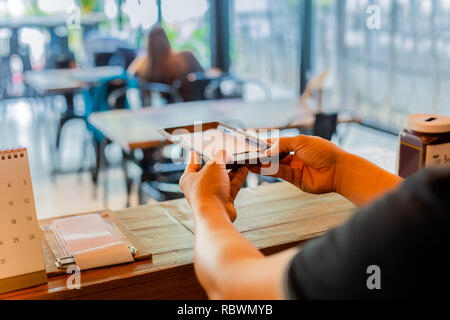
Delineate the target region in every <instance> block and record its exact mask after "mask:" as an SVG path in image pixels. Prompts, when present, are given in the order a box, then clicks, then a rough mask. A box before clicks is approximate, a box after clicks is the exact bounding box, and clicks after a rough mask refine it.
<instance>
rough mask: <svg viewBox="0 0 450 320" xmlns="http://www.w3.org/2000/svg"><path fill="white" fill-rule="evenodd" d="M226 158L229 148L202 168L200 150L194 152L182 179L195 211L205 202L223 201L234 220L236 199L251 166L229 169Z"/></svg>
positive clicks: (181, 185)
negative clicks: (228, 170) (248, 167)
mask: <svg viewBox="0 0 450 320" xmlns="http://www.w3.org/2000/svg"><path fill="white" fill-rule="evenodd" d="M225 158H226V153H225V150H220V151H218V152H216V154H215V156H214V158H213V159H211V160H209V161H208V162H207V163H206V164H205V166H204V167H203V168H202V169H200V167H201V165H200V157H199V155H198V153H196V152H191V155H190V162H189V164H188V165H187V166H186V170H185V171H184V174H183V176H182V177H181V179H180V188H181V190H183V193H184V195H185V197H186V199H187V201H188V202H189V204H190V205H191V207H192V208H193V209H194V211H196V210H197V209H199V208H201V207H203V206H205V205H206V206H208V205H211V207H214V206H216V205H217V204H218V203H219V204H222V205H223V207H224V209H225V210H226V212H227V214H228V217H229V218H230V220H231V221H234V220H236V209H235V208H234V199H235V198H236V196H237V194H238V192H239V190H240V189H241V187H242V185H243V184H244V182H245V179H246V178H247V174H248V169H247V168H246V167H241V168H239V169H238V170H231V171H230V172H229V173H227V170H226V168H225ZM199 211H205V210H199ZM206 211H210V212H211V211H214V210H206Z"/></svg>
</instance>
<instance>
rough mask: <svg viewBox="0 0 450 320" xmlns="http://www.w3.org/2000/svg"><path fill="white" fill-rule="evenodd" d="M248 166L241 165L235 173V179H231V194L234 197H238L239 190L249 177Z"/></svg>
mask: <svg viewBox="0 0 450 320" xmlns="http://www.w3.org/2000/svg"><path fill="white" fill-rule="evenodd" d="M247 175H248V168H247V167H241V168H239V169H238V170H237V171H236V173H235V174H234V177H233V179H232V180H231V181H230V195H231V197H232V198H233V199H235V198H236V196H237V194H238V193H239V190H241V188H242V186H243V185H244V182H245V180H246V179H247Z"/></svg>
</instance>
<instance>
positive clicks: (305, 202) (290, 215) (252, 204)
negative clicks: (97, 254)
mask: <svg viewBox="0 0 450 320" xmlns="http://www.w3.org/2000/svg"><path fill="white" fill-rule="evenodd" d="M236 208H237V213H238V219H237V220H236V221H235V225H236V227H237V228H238V229H239V231H241V232H242V234H243V235H244V236H245V237H246V238H247V239H249V240H250V241H251V242H252V243H253V244H254V245H255V246H256V247H257V248H259V249H260V250H261V251H262V252H263V253H265V254H266V255H269V254H273V253H276V252H279V251H281V250H284V249H287V248H289V247H292V246H296V245H299V244H300V245H301V244H302V243H303V242H304V241H306V240H308V239H311V238H314V237H317V236H319V235H321V234H323V233H324V232H326V231H327V230H329V229H331V228H333V227H335V226H337V225H340V224H341V223H343V222H344V221H346V220H347V219H348V218H349V217H350V216H351V215H352V212H353V209H354V207H353V205H352V204H351V203H350V202H349V201H347V200H346V199H344V198H342V197H341V196H339V195H337V194H334V193H330V194H324V195H311V194H307V193H303V192H301V191H299V190H298V189H296V188H295V187H293V186H292V185H290V184H288V183H285V182H280V183H274V184H270V185H262V186H259V187H256V188H251V189H250V188H249V189H243V190H242V191H241V192H240V194H239V195H238V197H237V199H236ZM116 213H117V215H118V216H119V218H120V219H121V221H122V222H123V223H124V225H125V226H126V227H127V228H128V229H129V230H130V231H131V232H133V233H134V235H136V236H137V237H139V239H140V240H141V241H142V242H143V243H144V244H145V245H146V246H147V247H148V248H150V249H151V250H152V252H153V260H144V261H139V262H135V263H131V264H123V265H118V266H112V267H107V268H100V269H93V270H87V271H83V272H82V273H81V289H79V290H76V289H74V290H70V289H68V288H67V287H66V281H67V277H68V276H66V275H64V276H56V277H51V278H49V282H48V284H45V285H40V286H37V287H32V288H28V289H24V290H19V291H15V292H10V293H6V294H2V295H0V299H203V298H206V295H205V292H204V291H203V289H202V288H201V287H200V285H199V283H198V281H197V279H196V277H195V274H194V269H193V238H194V236H193V224H192V216H191V211H190V208H189V206H188V204H187V202H186V200H185V199H180V200H173V201H168V202H163V203H160V204H156V205H146V206H141V207H136V208H132V209H125V210H121V211H117V212H116Z"/></svg>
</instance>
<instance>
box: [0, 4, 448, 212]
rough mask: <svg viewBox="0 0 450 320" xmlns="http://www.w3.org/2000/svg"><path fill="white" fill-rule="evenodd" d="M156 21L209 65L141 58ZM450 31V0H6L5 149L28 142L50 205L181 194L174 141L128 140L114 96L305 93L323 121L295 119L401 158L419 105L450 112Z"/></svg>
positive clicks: (263, 97)
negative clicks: (144, 69) (143, 72)
mask: <svg viewBox="0 0 450 320" xmlns="http://www.w3.org/2000/svg"><path fill="white" fill-rule="evenodd" d="M371 6H372V7H371ZM370 8H372V9H374V10H369V9H370ZM370 19H375V20H370ZM370 21H371V22H375V23H374V24H373V25H370ZM155 26H161V27H162V28H163V30H164V32H165V34H166V35H167V39H168V41H169V43H170V46H171V47H172V50H173V51H174V52H190V53H192V55H193V56H194V57H195V60H196V63H197V62H198V64H199V65H200V66H201V68H200V69H198V70H197V69H195V68H194V69H193V70H192V72H187V76H186V77H184V76H183V78H182V79H181V78H180V79H176V81H172V80H171V81H166V80H164V79H162V80H158V79H156V80H155V79H150V80H149V79H147V78H146V77H145V76H144V77H139V72H134V73H133V70H131V71H130V66H134V62H135V61H136V59H138V58H139V57H142V59H144V60H145V57H146V56H148V54H147V50H148V49H149V48H150V46H148V39H149V36H148V35H149V32H150V30H152V29H153V28H154V27H155ZM372 27H373V28H372ZM449 31H450V0H420V1H419V0H372V1H370V0H277V1H269V0H190V1H185V0H58V1H52V0H0V148H10V147H14V146H18V145H20V146H26V147H27V148H28V150H29V154H30V166H31V172H32V179H33V186H34V192H35V197H36V205H37V211H38V216H39V217H49V216H56V215H62V214H66V213H75V212H83V211H92V210H99V209H102V208H112V209H118V208H123V207H125V206H127V205H129V206H134V205H138V204H143V203H148V202H152V201H162V200H167V199H172V198H176V197H179V196H180V193H179V190H177V188H176V182H177V179H178V178H179V174H180V172H182V168H180V167H179V166H178V167H176V166H175V167H174V166H172V167H171V163H170V161H167V159H164V158H167V157H164V154H165V152H166V153H167V151H165V148H166V147H163V146H158V148H155V147H152V148H148V149H149V150H150V149H151V152H150V151H149V150H147V148H141V147H137V148H133V150H128V149H127V148H124V144H123V143H121V142H122V140H121V138H120V137H118V138H117V139H114V138H113V137H117V135H115V134H114V133H112V132H111V130H109V129H108V128H107V127H106V128H105V127H102V126H99V125H98V121H97V122H96V123H97V124H95V123H94V122H95V121H91V120H90V119H91V118H90V116H91V115H92V114H94V113H99V112H110V111H111V110H113V109H125V110H128V111H129V110H131V111H133V110H139V109H141V108H143V109H147V108H150V109H152V110H153V109H154V110H157V109H158V110H159V109H164V108H170V107H167V106H169V105H170V104H173V103H176V104H177V105H181V104H183V103H191V104H189V106H191V105H192V103H195V102H202V103H203V102H205V101H216V100H224V99H231V100H233V101H234V100H236V99H237V100H239V101H240V102H239V103H242V106H243V107H244V106H246V105H247V104H246V103H253V104H255V103H256V104H257V103H268V101H269V102H270V103H272V106H273V108H274V109H276V110H277V112H282V110H279V109H280V108H283V103H284V102H285V101H297V102H298V104H299V105H302V107H305V108H306V109H307V110H309V111H310V112H311V116H312V119H313V121H312V122H308V121H303V122H302V121H300V122H301V124H300V125H295V124H292V123H289V124H288V123H287V124H286V126H285V127H283V129H284V131H283V134H285V135H294V134H298V133H306V134H316V135H321V136H324V137H325V138H327V139H330V140H332V141H333V142H335V143H337V144H339V145H340V146H341V147H342V148H344V149H346V150H348V151H351V152H354V153H356V154H358V155H361V156H363V157H365V158H367V159H369V160H370V161H373V162H375V163H376V164H378V165H380V166H382V167H384V168H385V169H387V170H389V171H392V172H395V170H396V153H397V148H398V133H399V132H400V130H401V129H402V128H403V127H404V125H405V120H406V117H407V115H408V114H411V113H423V112H427V113H435V114H443V115H450V106H449V105H450V104H449V103H450V90H449V89H450V78H449V74H450V70H449V69H450V33H449ZM150 59H151V58H150ZM195 65H197V64H195ZM131 69H133V68H132V67H131ZM56 70H58V71H59V72H55V71H56ZM83 70H84V71H85V72H84V73H83ZM134 71H136V70H134ZM143 82H145V83H143ZM155 84H156V85H155ZM158 84H161V85H158ZM187 84H189V86H187ZM164 85H166V86H164ZM186 88H188V89H186ZM177 90H178V91H179V92H178V91H177ZM147 91H148V92H150V94H149V95H147V94H146V92H147ZM176 91H177V92H176ZM174 92H175V93H174ZM186 92H187V93H186ZM155 93H156V94H155ZM194 93H195V94H194ZM188 101H189V102H188ZM227 101H228V100H227ZM280 101H284V102H283V103H282V102H280ZM131 111H130V112H131ZM185 112H186V113H189V112H190V111H189V109H186V111H185ZM317 115H324V116H323V117H322V116H317ZM335 115H339V117H341V118H336V116H335ZM333 117H334V118H333ZM323 119H325V120H323ZM339 119H341V120H339ZM100 120H101V119H100ZM103 120H105V119H103ZM200 120H201V119H200ZM218 120H220V119H218ZM333 120H334V121H333ZM105 121H106V120H105ZM322 121H324V122H322ZM330 121H331V122H330ZM106 124H107V123H106ZM130 126H131V127H130V128H135V127H139V124H138V123H136V125H133V124H130ZM130 130H131V129H130ZM155 149H157V153H158V156H155V152H156V151H155ZM166 149H167V148H166ZM149 159H150V160H149ZM267 182H272V181H270V180H262V179H261V178H257V177H253V178H250V179H249V181H248V185H255V184H258V183H267Z"/></svg>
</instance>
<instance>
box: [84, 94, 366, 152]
mask: <svg viewBox="0 0 450 320" xmlns="http://www.w3.org/2000/svg"><path fill="white" fill-rule="evenodd" d="M314 120H315V118H314V113H313V112H312V111H311V110H309V109H307V108H306V107H303V106H302V105H301V104H300V100H299V99H288V100H269V101H262V102H246V101H243V100H237V99H233V100H207V101H194V102H184V103H175V104H170V105H166V106H163V107H162V108H160V109H154V108H142V109H140V110H136V111H131V110H111V111H106V112H98V113H93V114H92V115H91V116H90V117H89V122H90V123H91V124H92V125H93V126H94V127H96V128H97V129H98V130H100V131H101V132H102V133H103V134H104V135H105V136H106V137H107V138H108V139H109V140H111V141H114V142H118V143H119V144H120V145H121V146H122V148H123V149H124V150H126V151H130V150H134V149H147V148H153V147H155V146H158V145H160V144H161V143H162V142H164V138H163V137H162V136H161V134H160V133H159V132H158V129H160V128H165V127H172V126H180V125H190V124H193V123H194V121H202V122H210V121H222V122H225V123H228V124H230V125H234V126H236V127H240V128H243V129H256V128H266V129H282V128H289V127H296V128H305V127H307V128H310V127H312V126H313V124H314ZM338 120H339V122H340V123H343V122H355V121H359V120H358V119H357V118H355V117H352V116H349V115H345V114H343V115H341V116H339V119H338Z"/></svg>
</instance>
